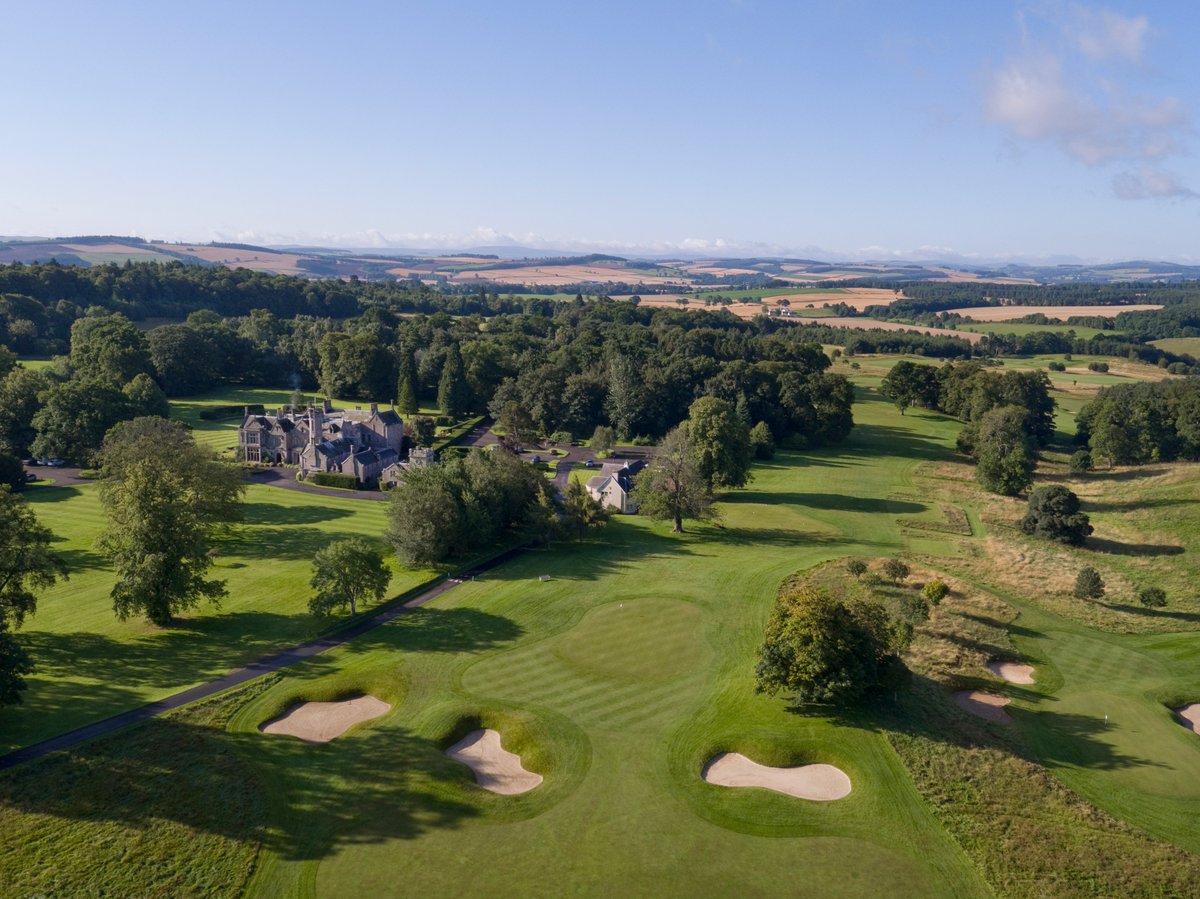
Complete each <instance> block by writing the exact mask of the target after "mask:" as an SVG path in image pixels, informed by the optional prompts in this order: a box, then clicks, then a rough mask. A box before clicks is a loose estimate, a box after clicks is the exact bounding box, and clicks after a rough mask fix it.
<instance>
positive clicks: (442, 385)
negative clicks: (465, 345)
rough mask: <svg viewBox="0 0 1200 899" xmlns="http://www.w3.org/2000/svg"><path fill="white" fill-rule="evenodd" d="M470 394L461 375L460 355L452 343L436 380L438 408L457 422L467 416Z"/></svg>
mask: <svg viewBox="0 0 1200 899" xmlns="http://www.w3.org/2000/svg"><path fill="white" fill-rule="evenodd" d="M470 392H471V388H470V385H469V384H468V383H467V379H466V376H465V375H464V373H463V361H462V353H461V352H460V351H459V349H458V344H456V343H453V344H451V345H450V349H449V350H447V351H446V362H445V364H444V365H443V366H442V376H441V378H440V379H439V380H438V408H439V409H441V410H442V414H443V415H445V416H446V417H447V418H449V419H451V420H452V421H458V420H459V419H460V418H462V417H463V416H464V415H466V414H467V411H468V409H467V406H468V403H469V402H470Z"/></svg>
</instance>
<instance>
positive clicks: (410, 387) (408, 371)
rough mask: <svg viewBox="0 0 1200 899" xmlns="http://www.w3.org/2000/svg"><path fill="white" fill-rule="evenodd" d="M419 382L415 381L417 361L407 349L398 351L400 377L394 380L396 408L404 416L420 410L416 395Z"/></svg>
mask: <svg viewBox="0 0 1200 899" xmlns="http://www.w3.org/2000/svg"><path fill="white" fill-rule="evenodd" d="M419 387H420V384H419V383H418V381H417V362H416V360H415V359H414V358H413V354H412V353H411V352H409V351H408V350H407V349H404V350H401V352H400V377H399V379H398V380H397V382H396V408H397V409H398V410H399V411H400V414H401V415H403V416H406V417H411V416H413V415H416V414H417V412H419V411H420V408H421V401H420V396H419V395H418V392H417V391H418V388H419Z"/></svg>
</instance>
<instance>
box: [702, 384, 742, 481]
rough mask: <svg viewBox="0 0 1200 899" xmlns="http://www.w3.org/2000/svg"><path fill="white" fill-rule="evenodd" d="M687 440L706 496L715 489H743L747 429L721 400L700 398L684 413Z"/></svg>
mask: <svg viewBox="0 0 1200 899" xmlns="http://www.w3.org/2000/svg"><path fill="white" fill-rule="evenodd" d="M687 427H688V436H689V437H690V438H691V441H692V447H693V452H694V453H695V454H696V467H697V468H698V469H699V471H700V477H701V478H703V479H704V485H705V489H707V490H708V491H709V492H710V493H711V492H712V491H713V490H714V489H717V488H729V487H743V486H745V484H746V482H747V481H748V480H749V479H750V463H751V459H752V454H751V449H750V428H749V426H748V425H747V424H746V423H745V422H744V421H743V420H741V419H740V418H739V417H738V415H737V411H736V409H735V408H734V407H733V406H732V405H730V404H729V403H728V402H726V401H725V400H723V399H719V398H717V397H715V396H704V397H701V398H700V399H698V400H696V402H694V403H692V405H691V408H690V409H689V410H688V421H687Z"/></svg>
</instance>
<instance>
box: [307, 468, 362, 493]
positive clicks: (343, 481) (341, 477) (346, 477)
mask: <svg viewBox="0 0 1200 899" xmlns="http://www.w3.org/2000/svg"><path fill="white" fill-rule="evenodd" d="M305 482H306V483H308V484H314V485H316V486H317V487H337V488H339V489H342V490H360V489H361V488H362V484H361V483H360V482H359V480H358V478H356V477H355V476H354V475H352V474H338V473H337V472H334V471H315V472H313V473H312V474H310V475H309V476H308V477H307V478H305Z"/></svg>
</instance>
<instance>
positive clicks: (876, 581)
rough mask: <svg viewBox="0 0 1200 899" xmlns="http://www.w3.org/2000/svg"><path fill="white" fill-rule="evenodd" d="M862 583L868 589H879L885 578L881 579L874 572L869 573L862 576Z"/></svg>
mask: <svg viewBox="0 0 1200 899" xmlns="http://www.w3.org/2000/svg"><path fill="white" fill-rule="evenodd" d="M862 582H863V583H864V584H866V585H867V586H868V587H878V586H879V585H880V584H882V583H883V578H881V577H880V576H879V575H878V574H876V573H875V572H874V571H868V572H867V573H866V574H864V575H863V576H862Z"/></svg>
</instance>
